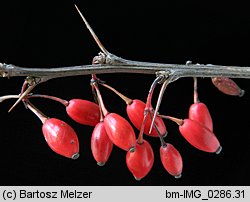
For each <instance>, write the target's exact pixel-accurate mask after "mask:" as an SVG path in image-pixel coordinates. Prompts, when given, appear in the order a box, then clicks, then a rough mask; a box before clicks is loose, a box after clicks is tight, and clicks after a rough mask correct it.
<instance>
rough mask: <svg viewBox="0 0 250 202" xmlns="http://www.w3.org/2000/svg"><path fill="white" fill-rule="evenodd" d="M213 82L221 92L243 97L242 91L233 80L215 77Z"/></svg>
mask: <svg viewBox="0 0 250 202" xmlns="http://www.w3.org/2000/svg"><path fill="white" fill-rule="evenodd" d="M212 82H213V84H214V85H215V87H217V88H218V89H219V90H220V91H221V92H223V93H225V94H227V95H234V96H240V97H241V96H243V95H244V93H245V91H244V90H242V89H241V88H240V87H239V86H238V85H237V84H236V83H235V82H234V81H233V80H232V79H230V78H228V77H213V78H212Z"/></svg>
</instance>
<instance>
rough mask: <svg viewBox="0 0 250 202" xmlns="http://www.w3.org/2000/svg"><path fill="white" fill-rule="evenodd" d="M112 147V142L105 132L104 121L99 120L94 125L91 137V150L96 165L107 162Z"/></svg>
mask: <svg viewBox="0 0 250 202" xmlns="http://www.w3.org/2000/svg"><path fill="white" fill-rule="evenodd" d="M112 149H113V143H112V142H111V140H110V139H109V137H108V135H107V133H106V130H105V128H104V123H103V122H100V123H98V124H97V125H96V126H95V128H94V130H93V133H92V137H91V151H92V154H93V156H94V158H95V160H96V161H97V165H99V166H103V165H104V164H105V163H106V162H107V160H108V158H109V156H110V154H111V151H112Z"/></svg>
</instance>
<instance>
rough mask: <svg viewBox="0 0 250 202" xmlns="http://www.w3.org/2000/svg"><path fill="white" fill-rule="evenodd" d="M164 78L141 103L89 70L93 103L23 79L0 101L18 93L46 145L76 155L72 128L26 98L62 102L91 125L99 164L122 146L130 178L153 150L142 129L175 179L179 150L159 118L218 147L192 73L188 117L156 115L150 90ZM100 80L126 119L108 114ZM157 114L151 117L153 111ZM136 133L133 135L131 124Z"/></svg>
mask: <svg viewBox="0 0 250 202" xmlns="http://www.w3.org/2000/svg"><path fill="white" fill-rule="evenodd" d="M163 80H164V77H163V76H158V77H157V78H156V79H155V80H154V82H153V83H152V85H151V88H150V90H149V93H148V97H147V101H146V103H145V102H143V101H141V100H139V99H130V98H128V97H126V96H124V95H123V94H121V93H120V92H118V91H117V90H115V89H114V88H112V87H111V86H109V85H107V84H106V83H105V82H103V81H101V80H100V79H98V78H97V77H96V75H94V74H93V75H92V79H91V87H92V92H93V96H94V99H95V101H96V102H91V101H88V100H83V99H71V100H70V101H67V100H63V99H60V98H58V97H54V96H49V95H40V94H27V93H25V92H29V90H27V89H29V88H30V86H29V85H28V83H27V81H25V83H24V85H23V87H22V90H21V94H20V95H16V96H11V95H10V96H2V97H0V102H1V101H3V100H5V99H9V98H19V99H20V98H21V100H22V101H23V103H24V104H25V106H26V107H27V108H28V109H30V110H31V111H32V112H33V113H34V114H36V115H37V116H38V118H39V119H40V120H41V122H42V124H43V125H42V133H43V135H44V138H45V141H46V142H47V144H48V146H49V147H50V148H51V149H52V150H53V151H54V152H55V153H57V154H59V155H62V156H64V157H67V158H71V159H77V158H78V157H79V141H78V136H77V134H76V132H75V131H74V129H73V128H72V127H71V126H70V125H68V124H67V123H65V122H64V121H62V120H60V119H57V118H49V117H47V116H46V115H44V114H43V113H42V112H41V111H40V110H39V109H37V108H36V107H35V106H34V105H33V104H32V103H31V102H30V100H31V99H33V98H47V99H52V100H55V101H57V102H59V103H61V104H63V105H64V106H65V108H66V112H67V114H68V115H69V117H70V118H72V119H73V120H74V121H76V122H77V123H79V124H83V125H87V126H92V127H94V129H93V132H92V136H91V151H92V154H93V158H94V159H95V160H96V162H97V165H99V166H103V165H105V163H106V162H107V161H108V159H109V156H110V154H111V152H112V149H113V147H114V146H116V147H119V148H120V149H122V150H124V151H126V153H127V154H126V164H127V167H128V170H129V171H130V172H131V173H132V175H133V176H134V178H135V179H137V180H140V179H142V178H144V177H145V176H146V175H147V174H148V173H149V172H150V170H151V169H152V166H153V163H154V151H153V149H152V147H151V145H150V142H148V141H146V140H145V139H144V138H143V134H145V135H148V136H150V137H155V138H159V139H160V143H161V146H160V149H159V154H160V159H161V162H162V165H163V167H164V168H165V170H166V171H167V172H168V173H169V174H170V175H172V176H174V177H175V178H179V177H181V174H182V169H183V161H182V156H181V154H180V152H179V151H178V150H177V149H176V148H175V146H174V145H172V144H171V143H168V142H165V140H164V138H165V137H166V136H167V133H168V132H167V128H166V126H165V123H164V121H163V119H164V118H165V119H168V120H171V121H174V122H175V123H177V124H178V125H179V131H180V133H181V135H182V136H183V137H184V138H185V139H186V140H187V142H189V143H190V144H191V145H192V146H194V147H195V148H197V149H199V150H201V151H204V152H210V153H216V154H219V153H220V151H221V149H222V147H221V145H220V142H219V141H218V139H217V137H216V135H215V134H214V132H213V121H212V118H211V115H210V113H209V110H208V108H207V106H206V105H205V104H204V103H202V102H200V101H199V98H198V92H197V78H194V103H193V104H192V105H191V106H190V108H189V114H188V118H186V119H178V118H175V117H172V116H166V115H161V114H159V113H157V111H154V109H153V107H152V105H151V100H152V95H153V92H154V89H155V87H156V85H157V84H158V83H161V82H163ZM212 83H213V84H214V85H215V86H216V87H217V88H218V89H219V90H220V91H222V92H223V93H225V94H229V95H236V96H242V95H243V94H244V91H243V90H241V89H240V88H239V87H238V86H237V85H236V83H234V81H233V80H231V79H229V78H218V77H217V78H212ZM99 85H101V86H104V87H106V88H108V89H110V90H111V91H113V92H114V93H116V94H117V95H118V96H119V97H121V98H122V99H123V100H124V101H125V102H126V112H127V117H128V118H129V121H130V122H129V121H127V120H126V119H125V118H124V117H122V116H120V115H119V114H117V113H114V112H113V113H110V112H108V110H107V109H106V107H105V104H104V102H103V99H102V95H101V93H100V90H99ZM154 114H156V118H155V119H154V121H152V120H153V116H154ZM130 123H132V125H133V126H134V127H135V128H137V129H138V130H139V131H140V132H139V135H138V136H136V135H135V132H134V128H133V126H132V125H131V124H130Z"/></svg>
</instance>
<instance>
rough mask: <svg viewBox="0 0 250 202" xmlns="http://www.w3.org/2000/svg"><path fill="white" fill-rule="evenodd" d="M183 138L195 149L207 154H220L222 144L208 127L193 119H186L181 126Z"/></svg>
mask: <svg viewBox="0 0 250 202" xmlns="http://www.w3.org/2000/svg"><path fill="white" fill-rule="evenodd" d="M179 130H180V133H181V134H182V136H183V137H184V138H185V139H186V140H187V141H188V142H189V143H190V144H191V145H193V146H194V147H195V148H197V149H199V150H202V151H205V152H218V151H219V150H220V148H221V147H220V143H219V141H218V139H217V138H216V136H215V134H214V133H213V132H212V131H210V130H209V129H208V128H207V127H204V126H203V125H201V124H200V123H198V122H196V121H193V120H191V119H184V120H183V124H182V125H180V126H179Z"/></svg>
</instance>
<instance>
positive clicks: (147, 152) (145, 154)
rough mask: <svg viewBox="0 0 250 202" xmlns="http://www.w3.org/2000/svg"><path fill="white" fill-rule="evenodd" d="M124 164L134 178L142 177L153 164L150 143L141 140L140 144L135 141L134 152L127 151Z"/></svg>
mask: <svg viewBox="0 0 250 202" xmlns="http://www.w3.org/2000/svg"><path fill="white" fill-rule="evenodd" d="M126 164H127V167H128V169H129V171H130V172H131V173H132V174H133V176H134V177H135V179H137V180H140V179H142V178H144V177H145V176H146V175H147V174H148V173H149V171H150V170H151V168H152V166H153V164H154V152H153V150H152V147H151V146H150V144H149V143H148V142H147V141H146V140H143V143H142V144H138V143H136V147H135V151H134V152H130V151H128V152H127V155H126Z"/></svg>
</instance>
